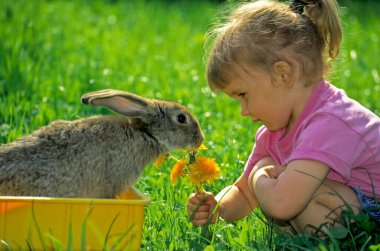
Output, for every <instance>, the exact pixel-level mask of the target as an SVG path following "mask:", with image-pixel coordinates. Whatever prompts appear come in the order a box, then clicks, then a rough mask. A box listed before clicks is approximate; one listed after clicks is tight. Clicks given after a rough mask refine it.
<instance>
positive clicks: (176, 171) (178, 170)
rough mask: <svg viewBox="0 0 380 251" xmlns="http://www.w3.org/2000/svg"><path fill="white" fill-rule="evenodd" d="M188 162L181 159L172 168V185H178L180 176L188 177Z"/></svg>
mask: <svg viewBox="0 0 380 251" xmlns="http://www.w3.org/2000/svg"><path fill="white" fill-rule="evenodd" d="M185 168H186V161H185V159H180V160H179V161H178V162H177V163H176V164H175V165H174V166H173V168H172V171H171V173H170V180H171V182H172V184H174V183H176V182H177V180H178V177H179V176H185V175H186V171H185Z"/></svg>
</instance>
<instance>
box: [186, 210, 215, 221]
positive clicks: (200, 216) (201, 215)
mask: <svg viewBox="0 0 380 251" xmlns="http://www.w3.org/2000/svg"><path fill="white" fill-rule="evenodd" d="M209 216H210V214H209V213H208V212H197V213H196V214H194V216H193V218H191V220H192V221H199V220H204V219H206V220H207V219H208V218H209ZM190 217H191V215H190Z"/></svg>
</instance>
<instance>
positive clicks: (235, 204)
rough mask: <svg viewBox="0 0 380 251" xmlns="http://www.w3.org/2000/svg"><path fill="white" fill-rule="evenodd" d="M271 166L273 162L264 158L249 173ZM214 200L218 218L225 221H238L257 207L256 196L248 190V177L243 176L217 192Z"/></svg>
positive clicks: (269, 158) (268, 158)
mask: <svg viewBox="0 0 380 251" xmlns="http://www.w3.org/2000/svg"><path fill="white" fill-rule="evenodd" d="M271 165H275V161H274V160H273V159H272V158H271V157H269V156H268V157H264V158H263V159H261V160H260V161H258V162H257V163H256V165H255V166H254V168H253V169H252V172H251V173H255V172H256V171H257V170H259V169H260V168H262V167H266V166H271ZM215 199H216V201H218V202H219V209H218V214H219V216H220V217H222V218H223V219H225V220H227V221H235V220H239V219H241V218H243V217H245V216H247V215H249V214H250V213H251V212H252V210H253V209H255V208H256V206H257V199H256V196H255V194H254V193H253V192H252V190H251V189H250V188H249V184H248V177H247V176H245V175H244V174H242V175H241V176H240V177H239V178H238V180H237V181H236V182H235V183H234V184H233V185H231V186H228V187H226V188H224V189H223V190H222V191H221V192H219V194H218V195H217V196H216V197H215Z"/></svg>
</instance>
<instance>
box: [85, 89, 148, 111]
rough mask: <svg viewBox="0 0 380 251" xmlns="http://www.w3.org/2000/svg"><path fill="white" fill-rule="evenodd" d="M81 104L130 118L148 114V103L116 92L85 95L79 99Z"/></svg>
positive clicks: (134, 96) (140, 98)
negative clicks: (98, 107)
mask: <svg viewBox="0 0 380 251" xmlns="http://www.w3.org/2000/svg"><path fill="white" fill-rule="evenodd" d="M81 100H82V103H83V104H86V105H88V104H91V105H94V106H104V107H107V108H108V109H110V110H112V111H114V112H117V113H119V114H123V115H125V116H127V117H131V118H144V117H146V116H147V115H148V114H149V110H150V109H149V107H150V106H149V101H148V100H146V99H144V98H142V97H140V96H137V95H135V94H132V93H128V92H123V91H118V90H111V89H107V90H101V91H96V92H91V93H87V94H85V95H83V96H82V98H81Z"/></svg>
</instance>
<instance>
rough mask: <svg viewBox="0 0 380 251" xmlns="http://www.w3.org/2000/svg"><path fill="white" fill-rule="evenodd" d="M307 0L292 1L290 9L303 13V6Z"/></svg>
mask: <svg viewBox="0 0 380 251" xmlns="http://www.w3.org/2000/svg"><path fill="white" fill-rule="evenodd" d="M306 4H307V3H306V1H305V0H292V1H291V2H290V9H291V10H292V11H294V12H295V13H297V14H300V15H301V14H302V13H303V8H304V7H305V6H306Z"/></svg>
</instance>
